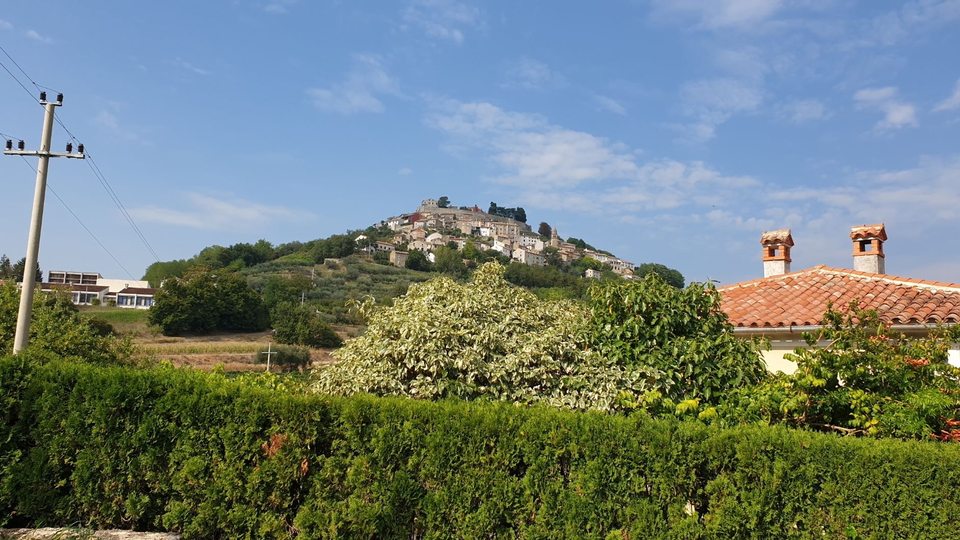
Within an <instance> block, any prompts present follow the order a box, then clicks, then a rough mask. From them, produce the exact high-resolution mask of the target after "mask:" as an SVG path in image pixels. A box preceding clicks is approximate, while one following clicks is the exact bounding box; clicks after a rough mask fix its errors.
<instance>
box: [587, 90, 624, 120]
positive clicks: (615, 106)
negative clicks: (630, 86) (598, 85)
mask: <svg viewBox="0 0 960 540" xmlns="http://www.w3.org/2000/svg"><path fill="white" fill-rule="evenodd" d="M594 99H595V100H596V101H597V105H599V106H600V108H601V109H603V110H605V111H609V112H612V113H613V114H619V115H620V116H625V115H626V114H627V108H626V107H624V106H623V105H621V104H620V102H618V101H617V100H615V99H613V98H611V97H608V96H599V95H598V96H594Z"/></svg>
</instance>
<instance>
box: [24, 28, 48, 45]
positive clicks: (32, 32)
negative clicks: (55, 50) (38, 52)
mask: <svg viewBox="0 0 960 540" xmlns="http://www.w3.org/2000/svg"><path fill="white" fill-rule="evenodd" d="M27 37H28V38H30V39H34V40H37V41H39V42H40V43H53V40H52V39H50V38H48V37H45V36H41V35H40V34H38V33H37V32H36V31H35V30H27Z"/></svg>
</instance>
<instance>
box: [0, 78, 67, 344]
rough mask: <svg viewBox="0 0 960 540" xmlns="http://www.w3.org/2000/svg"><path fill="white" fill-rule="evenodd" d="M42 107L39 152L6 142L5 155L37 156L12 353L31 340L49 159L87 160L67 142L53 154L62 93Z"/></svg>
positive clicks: (43, 100) (43, 94) (44, 100)
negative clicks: (52, 148) (55, 124)
mask: <svg viewBox="0 0 960 540" xmlns="http://www.w3.org/2000/svg"><path fill="white" fill-rule="evenodd" d="M40 104H41V105H43V108H44V115H43V130H42V132H41V134H40V149H39V150H25V149H24V148H23V141H22V140H21V141H20V143H19V144H18V145H17V148H16V149H14V148H13V141H7V147H6V149H5V150H4V152H3V153H4V154H5V155H8V156H37V157H38V158H39V159H38V163H37V185H36V188H35V190H34V193H33V212H32V213H31V215H30V234H29V236H28V238H27V256H26V257H25V261H24V262H25V264H24V266H23V268H24V271H23V287H22V288H21V290H20V310H19V312H18V315H17V331H16V335H15V336H14V339H13V354H17V353H19V352H20V351H22V350H23V349H25V348H27V344H28V341H29V339H30V318H31V315H32V313H31V312H32V310H33V293H34V287H35V285H36V270H35V269H36V268H37V258H38V257H39V254H40V230H41V228H42V225H43V201H44V196H45V195H46V191H47V168H48V165H49V163H50V158H52V157H53V158H57V157H62V158H71V159H84V157H85V156H84V153H83V145H82V144H81V145H79V146H78V147H77V150H79V152H77V153H74V152H73V151H72V150H73V144H72V143H67V151H66V152H51V151H50V141H51V139H52V138H53V121H54V118H55V115H56V108H57V107H59V106H61V105H63V94H57V100H56V101H47V93H46V92H40Z"/></svg>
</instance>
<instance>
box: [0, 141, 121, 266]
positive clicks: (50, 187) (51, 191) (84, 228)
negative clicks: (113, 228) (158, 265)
mask: <svg viewBox="0 0 960 540" xmlns="http://www.w3.org/2000/svg"><path fill="white" fill-rule="evenodd" d="M0 135H2V134H0ZM4 137H6V135H4ZM20 159H22V160H23V163H24V164H26V166H27V167H29V168H30V170H31V171H33V172H34V174H36V172H37V169H36V167H34V166H33V165H31V164H30V162H29V161H27V158H26V157H24V156H20ZM47 191H49V192H50V193H53V196H54V197H56V198H57V200H58V201H60V204H62V205H63V207H64V208H66V209H67V212H70V215H71V216H73V219H75V220H77V223H79V224H80V226H81V227H83V230H85V231H87V234H89V235H90V236H91V237H92V238H93V240H94V241H95V242H96V243H97V244H99V245H100V247H101V248H103V251H105V252H106V253H107V255H109V256H110V258H111V259H113V262H115V263H117V266H119V267H120V268H122V269H123V271H124V272H126V274H127V275H128V276H129V277H130V279H131V280H133V281H137V278H135V277H133V274H131V273H130V271H129V270H127V269H126V267H124V266H123V264H122V263H121V262H120V261H118V260H117V258H116V257H114V256H113V253H110V250H109V249H107V246H105V245H103V242H101V241H100V239H99V238H97V235H95V234H93V231H91V230H90V229H89V228H88V227H87V226H86V224H84V223H83V220H81V219H80V218H79V217H78V216H77V214H75V213H74V212H73V210H71V209H70V207H69V206H68V205H67V203H66V202H65V201H64V200H63V199H62V198H60V195H58V194H57V192H56V191H54V189H53V187H52V186H51V185H50V183H49V182H48V183H47Z"/></svg>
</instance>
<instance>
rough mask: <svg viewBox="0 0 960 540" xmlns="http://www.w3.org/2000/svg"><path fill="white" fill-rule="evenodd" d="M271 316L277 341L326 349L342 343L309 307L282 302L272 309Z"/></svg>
mask: <svg viewBox="0 0 960 540" xmlns="http://www.w3.org/2000/svg"><path fill="white" fill-rule="evenodd" d="M271 318H272V320H273V332H274V333H273V337H274V339H275V340H276V341H277V343H283V344H285V345H303V346H307V347H315V348H328V349H335V348H337V347H340V346H342V345H343V340H342V339H340V336H338V335H337V333H336V332H335V331H334V330H333V328H331V327H330V325H329V324H327V322H326V321H324V320H323V318H322V317H321V316H320V314H319V313H317V311H316V310H315V309H313V308H311V307H304V306H300V305H298V304H294V303H291V302H283V303H280V304H278V305H277V307H275V308H274V309H273V312H272V313H271Z"/></svg>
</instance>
